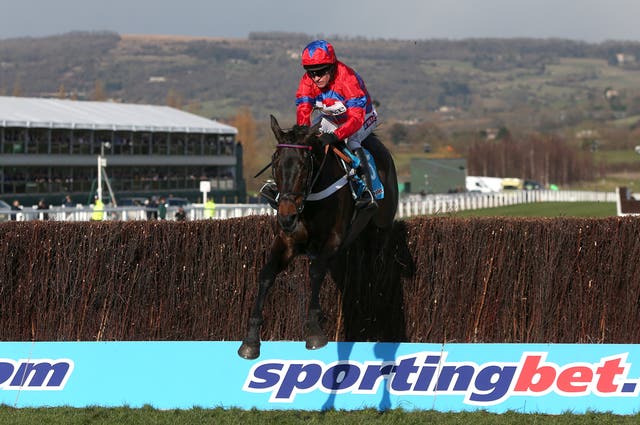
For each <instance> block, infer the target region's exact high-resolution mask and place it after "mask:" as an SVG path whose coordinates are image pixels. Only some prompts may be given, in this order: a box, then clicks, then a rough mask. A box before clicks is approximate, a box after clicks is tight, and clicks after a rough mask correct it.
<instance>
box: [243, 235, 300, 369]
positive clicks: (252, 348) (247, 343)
mask: <svg viewBox="0 0 640 425" xmlns="http://www.w3.org/2000/svg"><path fill="white" fill-rule="evenodd" d="M290 260H291V256H290V253H289V251H288V249H287V246H286V245H285V243H284V242H283V241H282V240H281V239H279V238H278V239H276V240H275V241H274V243H273V245H272V246H271V255H270V256H269V260H268V261H267V263H266V264H265V265H264V267H263V268H262V270H260V274H259V275H258V294H257V295H256V299H255V301H254V303H253V307H252V309H251V315H250V316H249V327H248V329H247V335H246V337H245V338H244V340H243V341H242V345H241V346H240V348H239V349H238V355H239V356H240V357H242V358H245V359H249V360H252V359H257V358H258V357H259V356H260V330H261V328H262V323H263V322H264V320H263V317H262V309H263V308H264V302H265V299H266V298H267V294H268V293H269V289H270V288H271V286H272V285H273V282H274V281H275V279H276V276H277V275H278V273H280V272H281V271H282V270H283V269H284V268H285V267H286V266H287V264H288V263H289V261H290Z"/></svg>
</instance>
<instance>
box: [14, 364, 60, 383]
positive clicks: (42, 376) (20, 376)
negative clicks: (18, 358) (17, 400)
mask: <svg viewBox="0 0 640 425" xmlns="http://www.w3.org/2000/svg"><path fill="white" fill-rule="evenodd" d="M68 371H69V364H68V363H64V362H61V363H56V364H51V363H47V362H41V363H22V364H21V365H20V366H19V367H18V370H17V371H16V374H15V375H14V377H13V380H12V381H11V384H10V386H12V387H22V386H28V387H42V386H47V387H59V386H60V385H61V384H62V383H63V382H64V380H65V378H66V377H67V372H68ZM45 381H46V383H45Z"/></svg>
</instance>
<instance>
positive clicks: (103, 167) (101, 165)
mask: <svg viewBox="0 0 640 425" xmlns="http://www.w3.org/2000/svg"><path fill="white" fill-rule="evenodd" d="M105 145H107V147H110V146H111V144H110V143H109V142H101V143H100V155H98V189H97V193H96V194H97V196H98V199H99V200H100V202H102V179H103V174H104V181H105V183H106V184H107V189H109V195H110V197H111V203H112V204H113V206H114V207H115V206H117V204H116V197H115V196H114V195H113V190H111V185H110V184H109V177H108V176H107V158H105V157H104V147H105Z"/></svg>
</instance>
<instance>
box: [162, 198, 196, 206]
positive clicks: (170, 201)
mask: <svg viewBox="0 0 640 425" xmlns="http://www.w3.org/2000/svg"><path fill="white" fill-rule="evenodd" d="M190 203H191V202H189V200H188V199H187V198H167V201H166V202H165V204H166V205H167V206H168V207H184V206H185V205H188V204H190Z"/></svg>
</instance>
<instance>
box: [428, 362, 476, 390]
mask: <svg viewBox="0 0 640 425" xmlns="http://www.w3.org/2000/svg"><path fill="white" fill-rule="evenodd" d="M475 371H476V369H475V368H474V367H473V366H470V365H463V366H444V367H443V368H442V372H440V376H438V383H437V384H436V391H446V390H448V389H449V388H451V382H452V381H453V380H454V377H455V384H454V385H453V391H464V390H466V389H467V388H469V385H470V384H471V379H472V378H473V374H474V373H475Z"/></svg>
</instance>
